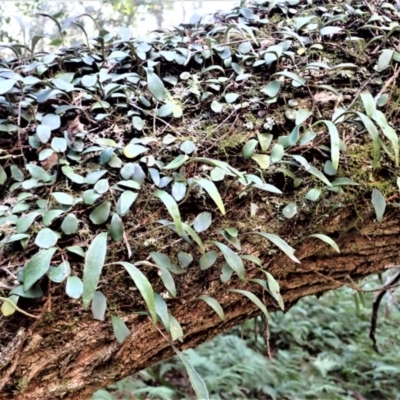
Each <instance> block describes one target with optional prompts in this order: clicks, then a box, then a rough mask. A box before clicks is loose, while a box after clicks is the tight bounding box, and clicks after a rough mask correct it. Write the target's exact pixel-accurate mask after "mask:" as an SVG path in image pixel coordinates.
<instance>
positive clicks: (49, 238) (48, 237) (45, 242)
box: [35, 228, 58, 249]
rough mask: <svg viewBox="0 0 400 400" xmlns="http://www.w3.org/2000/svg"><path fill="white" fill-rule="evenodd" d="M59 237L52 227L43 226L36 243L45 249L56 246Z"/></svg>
mask: <svg viewBox="0 0 400 400" xmlns="http://www.w3.org/2000/svg"><path fill="white" fill-rule="evenodd" d="M57 240H58V237H57V235H56V233H55V232H54V231H52V230H51V229H50V228H43V229H42V230H40V231H39V233H38V234H37V236H36V239H35V244H36V246H38V247H41V248H43V249H48V248H50V247H53V246H55V244H56V243H57Z"/></svg>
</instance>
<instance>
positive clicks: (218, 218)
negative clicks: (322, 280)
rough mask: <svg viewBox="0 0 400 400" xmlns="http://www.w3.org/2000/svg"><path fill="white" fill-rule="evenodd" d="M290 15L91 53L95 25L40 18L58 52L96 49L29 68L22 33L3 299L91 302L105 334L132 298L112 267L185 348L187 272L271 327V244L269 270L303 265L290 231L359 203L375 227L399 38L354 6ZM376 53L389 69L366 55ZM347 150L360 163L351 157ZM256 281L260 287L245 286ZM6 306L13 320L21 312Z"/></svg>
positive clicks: (7, 157)
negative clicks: (275, 265)
mask: <svg viewBox="0 0 400 400" xmlns="http://www.w3.org/2000/svg"><path fill="white" fill-rule="evenodd" d="M292 3H293V2H292V1H288V2H287V1H282V2H276V1H271V2H263V1H259V2H256V4H255V5H254V6H249V7H245V6H244V5H243V4H242V5H241V6H239V7H236V8H235V9H234V10H231V11H229V12H226V13H222V14H221V16H220V20H219V22H216V24H215V26H206V25H204V26H203V25H201V24H195V26H194V27H193V32H192V34H193V35H194V36H193V37H196V40H195V41H193V40H191V39H190V38H189V37H187V34H186V31H185V30H184V29H183V28H182V27H177V28H175V29H173V30H160V31H156V32H154V33H153V34H152V35H151V36H149V37H148V38H132V37H131V34H130V31H129V29H127V28H125V27H119V29H118V32H111V31H106V30H104V29H100V27H98V26H97V25H96V24H95V25H96V36H95V37H94V38H91V39H89V35H88V34H87V31H86V29H85V25H84V22H83V21H87V20H89V21H91V20H93V17H92V15H91V14H90V13H87V12H84V13H82V14H80V15H74V16H69V17H67V18H63V20H61V18H60V16H58V17H54V16H49V14H46V15H45V14H43V13H42V15H41V16H42V17H44V18H46V19H47V20H48V19H50V20H51V21H52V22H54V23H55V25H56V27H57V29H58V34H59V35H60V37H61V40H62V41H65V39H66V38H67V32H68V30H69V29H70V27H71V26H75V27H78V28H79V29H80V30H81V31H82V32H83V35H84V38H85V44H81V45H79V46H71V47H62V48H59V49H54V50H53V51H48V52H36V53H35V48H37V46H38V45H39V43H42V39H43V35H41V34H39V35H33V36H32V37H31V38H30V39H29V40H28V39H27V38H26V37H25V36H26V35H25V31H24V26H23V24H22V23H21V21H20V20H18V22H19V23H20V25H21V30H22V31H23V36H24V44H23V45H20V44H15V43H11V44H9V45H5V46H3V47H4V48H6V49H8V50H10V51H12V53H10V54H12V55H11V56H7V58H2V59H0V140H1V142H2V143H3V142H4V143H6V145H5V146H2V148H1V149H0V162H1V164H0V185H1V187H2V189H4V190H2V193H3V194H2V195H1V196H2V197H1V204H0V207H1V208H0V226H1V227H2V229H1V233H0V234H1V235H2V236H1V242H0V250H1V252H2V253H1V254H2V255H3V253H4V255H5V257H6V258H5V259H6V261H7V262H9V264H10V265H13V267H12V271H9V274H8V275H6V276H7V278H5V279H6V280H7V282H6V283H7V284H12V285H16V283H15V279H13V277H14V276H17V275H18V276H19V280H20V283H23V291H24V292H25V294H26V293H28V292H29V291H30V290H32V289H33V288H34V287H36V285H39V286H41V285H42V278H43V277H44V276H48V277H49V278H50V279H51V280H52V281H53V282H54V283H58V284H59V285H60V287H61V288H62V289H63V290H65V293H66V294H67V295H68V296H69V297H71V298H73V299H78V298H81V297H82V301H83V304H84V306H85V307H87V306H88V305H89V304H90V302H91V301H92V299H93V298H94V297H95V299H96V302H95V304H92V310H93V313H94V316H95V318H98V319H102V318H104V317H105V316H106V315H107V316H108V314H107V310H106V307H107V304H108V305H110V304H112V309H116V311H115V313H116V314H119V313H121V314H122V313H123V311H122V310H120V309H118V299H121V298H122V299H124V298H125V294H124V290H125V289H126V288H125V289H124V288H121V289H120V291H118V293H116V291H115V290H113V287H115V281H114V280H115V279H118V278H116V277H115V276H113V274H112V268H113V267H112V266H111V265H113V264H115V263H119V264H120V265H122V266H123V267H124V268H125V270H126V271H124V273H125V272H126V273H127V274H129V275H130V277H131V278H132V279H131V280H129V282H130V283H131V284H133V285H135V286H136V288H137V289H138V292H136V293H137V294H138V296H136V298H135V304H136V305H137V309H139V310H143V309H147V311H148V312H149V313H150V315H151V316H152V319H153V321H154V322H155V321H157V317H160V320H161V321H162V322H163V324H164V328H165V329H166V330H167V331H169V332H170V333H171V338H172V340H175V339H179V340H183V336H184V332H183V330H182V327H181V326H180V324H179V321H177V320H176V319H175V318H174V317H173V316H172V314H171V313H170V312H169V309H168V305H169V304H168V303H169V302H168V297H169V296H171V297H177V296H179V295H181V294H182V293H181V288H182V286H183V285H182V282H183V279H182V280H181V279H180V275H183V274H185V273H186V272H187V271H188V269H189V268H198V269H200V271H198V273H201V271H203V270H206V269H208V268H211V267H213V268H215V269H217V268H218V270H219V271H220V272H221V275H220V276H221V278H220V279H221V282H222V285H221V289H222V290H225V289H229V290H230V292H229V295H232V296H233V295H237V294H238V293H240V294H242V295H245V296H247V297H248V298H249V299H251V301H253V302H254V303H255V304H257V306H258V307H259V308H260V310H261V311H262V312H263V313H264V315H265V316H268V311H267V308H266V306H265V304H264V303H263V302H262V301H261V300H260V298H261V297H260V296H259V294H260V291H261V293H264V290H268V292H269V294H270V295H271V297H272V299H273V300H274V301H276V302H278V304H279V306H280V307H281V308H282V309H283V307H284V304H283V298H282V296H281V295H280V291H279V283H278V279H275V278H274V277H273V276H272V275H271V274H270V273H268V271H266V270H265V269H264V267H263V265H264V261H265V260H260V259H258V258H257V257H255V256H252V253H254V251H252V250H257V252H258V250H259V248H258V247H259V246H260V243H262V249H263V253H264V254H267V255H268V256H270V255H272V254H273V253H274V252H276V251H277V250H278V251H280V252H283V253H284V254H285V255H286V256H287V257H288V258H289V259H290V261H289V260H288V261H287V262H293V263H300V260H299V259H298V258H297V257H296V256H295V251H296V250H295V248H294V247H292V246H291V245H290V244H289V243H290V242H291V241H293V240H294V236H292V235H291V234H290V233H288V232H292V226H290V225H289V224H291V222H290V220H293V219H296V218H299V221H301V217H303V216H304V217H306V218H307V220H308V219H309V217H310V216H314V215H315V216H316V219H318V220H320V221H322V220H323V219H324V218H326V216H328V215H329V214H331V213H332V210H335V209H336V208H337V207H339V206H343V207H344V206H355V207H357V205H358V204H357V203H358V199H354V198H353V197H351V196H349V197H347V195H348V193H352V192H351V187H352V186H357V189H358V190H359V193H360V194H362V195H364V194H366V193H371V196H372V200H371V204H370V210H369V211H371V212H372V211H375V214H376V218H377V221H378V222H381V220H382V219H383V218H384V213H385V210H386V197H388V195H389V194H391V193H392V192H393V191H396V192H397V186H396V183H395V179H396V178H397V175H398V167H399V146H398V137H397V133H396V131H395V129H394V128H393V126H394V123H395V121H396V119H395V116H394V115H393V112H392V111H393V110H392V109H391V108H390V107H391V106H390V104H391V102H390V101H389V100H388V99H386V100H385V101H378V99H381V97H382V96H383V95H387V96H388V93H386V92H389V90H388V89H389V86H390V85H391V84H393V80H394V78H393V76H394V77H396V76H397V75H396V74H397V68H398V65H397V63H398V62H400V56H399V52H397V51H395V50H393V48H394V46H395V44H396V42H395V41H393V38H392V34H393V33H394V32H395V28H393V27H392V22H393V21H392V22H390V18H389V17H388V16H387V15H386V14H385V13H386V11H385V10H380V11H379V12H380V13H382V15H370V13H369V12H366V11H365V7H364V4H363V2H359V1H353V2H351V5H348V4H344V3H343V4H339V5H337V6H333V5H329V7H328V8H324V7H323V8H321V7H318V6H316V5H314V4H312V2H308V3H307V5H304V6H303V5H302V4H301V5H296V4H292ZM119 4H121V3H119ZM296 6H297V8H296ZM292 7H295V8H292ZM333 7H335V8H333ZM293 11H296V13H293ZM331 11H332V12H331ZM333 11H334V12H333ZM377 12H378V11H377ZM288 13H289V14H290V15H291V18H287V17H286V16H287V15H288ZM292 14H293V15H292ZM384 14H385V15H384ZM267 17H268V18H270V19H268V18H267ZM366 18H369V20H368V23H367V24H365V22H364V19H366ZM381 21H383V22H381ZM381 23H382V24H387V26H386V27H385V28H382V26H381ZM376 29H378V30H380V31H383V32H384V34H382V35H381V36H375V35H374V34H373V33H372V32H374V31H375V30H376ZM265 38H271V40H265ZM189 39H190V40H189ZM367 40H369V41H368V42H367ZM338 41H340V42H341V43H342V44H343V49H341V53H340V54H339V55H338V56H337V57H335V56H332V53H334V49H337V42H338ZM28 42H29V43H30V45H28V44H26V43H28ZM375 42H379V48H380V53H378V52H377V51H370V48H369V47H370V45H371V44H373V43H375ZM374 47H375V45H374ZM385 47H388V48H385ZM366 60H368V63H369V64H371V65H373V66H374V67H373V68H372V67H371V68H370V70H368V69H365V68H364V67H363V63H364V62H366ZM360 80H363V81H365V85H364V86H362V88H361V90H359V86H360V85H359V82H360ZM343 81H345V83H346V85H343V84H342V82H343ZM370 81H373V82H374V84H369V83H370ZM385 81H386V83H385V84H383V82H385ZM376 82H378V84H377V83H376ZM343 86H347V89H350V92H351V93H352V96H348V94H347V91H348V90H347V89H346V88H344V87H343ZM377 86H378V88H377ZM239 88H240V89H239ZM235 91H237V92H238V93H235ZM393 91H394V92H395V90H394V89H393ZM372 92H373V93H374V94H375V97H373V95H372ZM310 93H311V95H312V96H311V97H310ZM396 93H397V92H396ZM397 95H398V94H397ZM332 96H333V97H332ZM326 103H331V106H329V107H324V104H326ZM265 110H268V118H266V117H265V116H266V115H267V114H266V112H265ZM239 117H240V118H239ZM238 120H239V123H238ZM272 128H274V129H273V132H272V133H269V132H266V131H269V130H271V129H272ZM233 129H236V130H237V131H238V132H237V133H233ZM350 130H351V134H348V132H349V131H350ZM234 138H235V139H234ZM15 143H18V145H17V146H16V145H15ZM354 148H357V149H358V148H362V149H364V148H365V149H367V151H366V153H367V154H366V155H364V156H365V157H363V158H362V159H361V160H359V159H357V157H355V156H353V157H352V153H351V152H352V151H354ZM24 149H27V151H25V150H24ZM370 150H372V152H371V151H370ZM371 156H372V158H373V159H371ZM387 170H390V171H394V173H393V174H392V175H394V176H393V177H390V179H387V178H386V177H384V176H385V174H386V171H387ZM382 172H385V173H382ZM370 174H372V175H371V176H370ZM282 175H284V179H283V183H282ZM355 176H356V177H355ZM287 180H288V181H289V180H290V181H291V183H292V184H287ZM382 186H384V187H382ZM282 194H284V195H285V196H281V195H282ZM246 196H249V197H247V199H246ZM280 197H283V200H282V199H281V198H280ZM361 197H362V199H361V202H362V205H363V208H365V207H364V206H365V204H364V203H363V202H364V199H365V196H361ZM244 200H248V201H244ZM300 204H302V206H301V207H300ZM276 205H277V206H278V207H279V209H278V210H276V209H275V208H277V207H275V206H276ZM260 208H261V210H260ZM258 210H260V213H262V215H260V218H258V216H256V215H257V212H258ZM365 213H367V211H365ZM232 215H234V217H232ZM239 215H240V216H239ZM241 215H243V219H244V221H241V218H242V217H241ZM282 215H283V217H284V218H282ZM110 217H111V218H110ZM266 217H268V219H266ZM110 220H111V221H110ZM264 220H268V221H269V222H268V225H265V224H264V223H263V222H262V221H264ZM260 221H261V222H260ZM294 226H295V225H294ZM288 228H290V229H288ZM266 229H267V230H268V232H265V230H266ZM108 233H110V236H111V238H112V242H111V241H110V242H107V235H108ZM250 234H251V235H250ZM144 236H147V238H146V239H144ZM221 236H222V237H223V239H224V240H225V241H226V243H227V244H225V243H222V242H220V240H223V239H221ZM310 236H311V237H315V238H318V239H320V240H322V241H323V242H324V243H320V245H325V244H328V245H330V246H332V247H333V248H334V249H335V250H336V251H338V246H337V244H336V243H335V242H334V241H333V239H332V238H330V237H328V236H327V235H326V232H325V233H323V232H321V233H313V232H308V231H307V232H304V234H303V233H302V232H296V234H295V238H296V240H298V241H302V240H305V239H306V238H307V237H310ZM263 239H267V240H263ZM176 243H179V245H176ZM244 244H246V245H247V246H245V245H244ZM37 248H40V249H42V250H40V252H39V253H37V254H35V253H36V252H37V250H38V249H37ZM211 248H213V249H214V250H211ZM84 249H86V252H85V251H84ZM216 249H217V250H218V251H215V250H216ZM19 250H26V251H24V252H22V251H19ZM155 250H156V251H155ZM15 254H16V255H15ZM183 254H186V255H183ZM14 257H15V258H14ZM81 257H83V259H84V260H83V261H84V262H83V265H84V267H83V268H82V267H81V265H82V259H81ZM11 258H13V260H12V261H13V262H12V263H11V262H10V261H11ZM131 258H134V259H133V260H132V262H131V263H128V262H127V261H126V260H129V259H131ZM150 259H152V260H153V262H154V263H152V262H150V261H149V260H150ZM66 263H68V264H66ZM105 263H108V264H105ZM179 263H180V264H181V265H178V264H179ZM53 264H54V265H59V267H60V266H61V265H63V267H61V268H60V269H57V270H55V269H54V268H59V267H54V265H53ZM253 264H256V266H254V265H253ZM67 265H68V267H67ZM70 265H74V268H73V273H71V268H70V267H69V266H70ZM21 266H22V268H21ZM154 269H156V270H157V276H154V274H153V271H154ZM250 269H252V272H259V270H261V271H260V276H261V277H262V278H264V279H260V278H253V279H252V280H247V276H248V272H249V270H250ZM208 272H209V271H208ZM233 272H235V273H236V274H233ZM205 273H207V272H205ZM236 275H237V276H238V277H239V279H240V281H241V282H238V281H237V280H236ZM282 275H284V273H283V274H282ZM103 277H104V280H102V288H101V289H102V291H101V295H100V294H99V293H100V292H99V291H98V289H99V282H100V279H101V278H103ZM150 277H152V278H150ZM65 278H66V279H65ZM125 278H126V279H127V278H128V275H125ZM158 278H161V279H158ZM265 278H266V280H265ZM277 278H279V277H277ZM160 280H161V282H160ZM64 281H65V283H64ZM132 281H133V282H132ZM228 282H229V284H228ZM242 283H246V284H248V285H247V287H246V290H244V289H243V288H242ZM225 284H227V285H225ZM224 285H225V286H224ZM237 287H238V288H237ZM239 287H240V288H239ZM164 288H165V289H166V292H165V291H164V293H163V295H164V296H165V297H166V300H165V301H164V302H162V301H161V300H160V297H158V296H159V295H160V293H159V292H162V291H163V290H164ZM36 293H39V291H37V292H36ZM233 293H235V294H233ZM6 294H8V293H6ZM9 295H10V298H9V299H8V300H7V301H4V300H2V301H3V306H4V307H3V308H2V310H3V314H4V315H11V314H12V313H13V310H14V311H15V310H19V309H17V308H15V307H13V304H16V303H17V301H18V298H17V297H16V295H15V294H13V293H11V290H10V293H9ZM140 295H141V296H140ZM198 295H199V294H196V296H195V298H198ZM102 296H104V297H102ZM118 296H119V297H118ZM271 297H270V298H269V300H271ZM3 298H5V297H3ZM33 298H34V297H31V299H33ZM200 298H201V297H200ZM202 299H203V300H204V299H207V300H204V301H206V302H207V304H209V305H210V306H212V307H213V308H214V310H215V311H216V312H218V314H219V315H220V316H223V313H222V312H221V310H220V309H219V308H218V307H217V303H215V301H212V300H211V298H209V297H206V298H205V297H203V298H202ZM33 301H34V300H32V303H33ZM147 311H146V312H147ZM139 312H141V311H139ZM109 322H110V321H109V320H108V323H109ZM112 324H113V327H114V332H115V333H116V336H117V339H118V341H119V342H123V341H124V340H125V339H126V337H127V335H129V329H128V328H127V327H126V326H125V324H124V322H123V316H122V315H121V316H117V315H113V316H112ZM171 328H173V329H171Z"/></svg>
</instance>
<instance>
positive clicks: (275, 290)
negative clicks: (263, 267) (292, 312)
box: [265, 271, 285, 311]
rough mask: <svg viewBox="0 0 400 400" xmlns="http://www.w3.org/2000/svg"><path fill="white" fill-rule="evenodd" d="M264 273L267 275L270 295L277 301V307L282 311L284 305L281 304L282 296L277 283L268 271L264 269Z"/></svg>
mask: <svg viewBox="0 0 400 400" xmlns="http://www.w3.org/2000/svg"><path fill="white" fill-rule="evenodd" d="M265 275H266V276H267V282H268V289H269V291H270V293H271V295H272V297H273V298H274V299H275V300H276V301H277V302H278V304H279V307H280V308H281V310H282V311H283V310H284V309H285V305H284V304H283V298H282V295H281V293H280V288H279V283H278V282H277V281H276V280H275V278H274V277H273V276H272V275H271V274H270V273H269V272H267V271H265Z"/></svg>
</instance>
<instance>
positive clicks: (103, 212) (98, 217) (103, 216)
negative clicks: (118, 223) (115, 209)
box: [89, 201, 111, 225]
mask: <svg viewBox="0 0 400 400" xmlns="http://www.w3.org/2000/svg"><path fill="white" fill-rule="evenodd" d="M110 210H111V201H104V202H103V203H101V204H100V205H99V206H97V207H96V208H95V209H94V210H93V211H92V212H91V213H90V215H89V219H90V220H91V221H92V223H93V224H95V225H101V224H104V223H105V222H106V221H107V220H108V217H109V216H110Z"/></svg>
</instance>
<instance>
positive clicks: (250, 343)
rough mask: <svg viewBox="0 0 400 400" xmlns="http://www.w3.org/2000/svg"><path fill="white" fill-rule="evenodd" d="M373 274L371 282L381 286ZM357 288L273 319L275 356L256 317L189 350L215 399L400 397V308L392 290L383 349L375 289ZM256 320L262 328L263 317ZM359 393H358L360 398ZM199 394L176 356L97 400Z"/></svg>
mask: <svg viewBox="0 0 400 400" xmlns="http://www.w3.org/2000/svg"><path fill="white" fill-rule="evenodd" d="M378 284H380V282H379V281H378V279H375V278H374V279H370V284H369V285H367V286H366V287H365V288H366V289H367V288H368V287H369V288H372V287H377V285H378ZM353 295H354V293H353V291H352V290H351V289H349V288H342V289H339V290H337V291H335V292H333V291H332V292H329V293H326V294H325V295H323V296H322V297H321V298H320V299H317V298H316V297H307V298H304V299H302V300H301V301H300V302H299V303H298V304H297V305H296V306H295V307H293V308H292V309H291V310H290V311H289V312H288V313H286V314H283V313H274V314H273V315H271V319H270V350H271V358H270V359H269V357H268V355H267V351H266V348H265V341H264V338H263V335H262V333H260V332H258V334H257V335H255V334H254V326H255V325H254V320H252V321H247V322H246V323H245V324H243V325H242V326H238V327H236V328H234V329H232V331H230V332H228V333H226V334H223V335H220V336H218V337H216V338H215V339H213V340H211V341H210V342H208V343H205V344H203V345H201V346H199V347H198V348H197V349H194V350H188V351H185V352H184V353H185V355H186V357H187V359H188V360H189V361H190V363H191V364H192V365H193V366H194V367H195V368H196V370H197V371H198V372H199V373H200V375H201V376H202V378H203V379H204V381H205V383H206V385H207V387H208V389H209V392H210V398H211V399H213V400H217V399H218V400H219V399H258V400H263V399H265V400H270V399H274V400H275V399H276V400H278V399H279V400H282V399H288V400H289V399H290V400H295V399H300V400H305V399H320V400H323V399H326V400H347V399H348V400H350V399H352V400H354V399H358V400H363V399H367V400H376V399H391V400H396V399H400V391H399V385H398V379H399V375H400V352H399V339H398V332H399V330H398V329H399V325H400V308H399V303H398V300H399V298H398V296H397V298H396V294H395V293H390V294H389V295H388V294H386V295H385V296H386V297H385V298H384V300H386V301H383V302H382V306H381V308H382V309H381V312H380V319H379V321H378V329H377V342H378V348H379V353H377V352H375V351H374V350H373V349H372V343H371V340H370V339H369V337H368V333H369V329H370V319H371V307H372V302H373V299H374V297H375V296H374V294H373V293H367V294H366V295H365V297H364V299H363V300H364V305H363V304H362V302H360V303H359V302H355V301H354V296H353ZM256 326H257V327H258V328H261V326H260V321H257V323H256ZM357 396H358V397H357ZM191 398H195V397H194V394H193V392H192V389H191V387H190V382H189V380H188V379H187V378H186V373H185V369H184V366H183V365H182V363H181V362H180V361H179V360H178V359H177V358H176V357H174V358H172V359H170V360H167V361H165V362H161V363H159V364H157V365H156V366H154V367H152V368H147V369H146V370H144V371H142V372H141V373H139V374H137V375H136V376H134V377H129V378H126V379H124V380H122V381H120V382H118V383H116V384H114V385H112V386H111V387H110V388H109V389H108V391H106V390H99V391H98V392H96V393H95V395H94V396H93V400H117V399H118V400H131V399H137V400H145V399H165V400H169V399H191Z"/></svg>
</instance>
